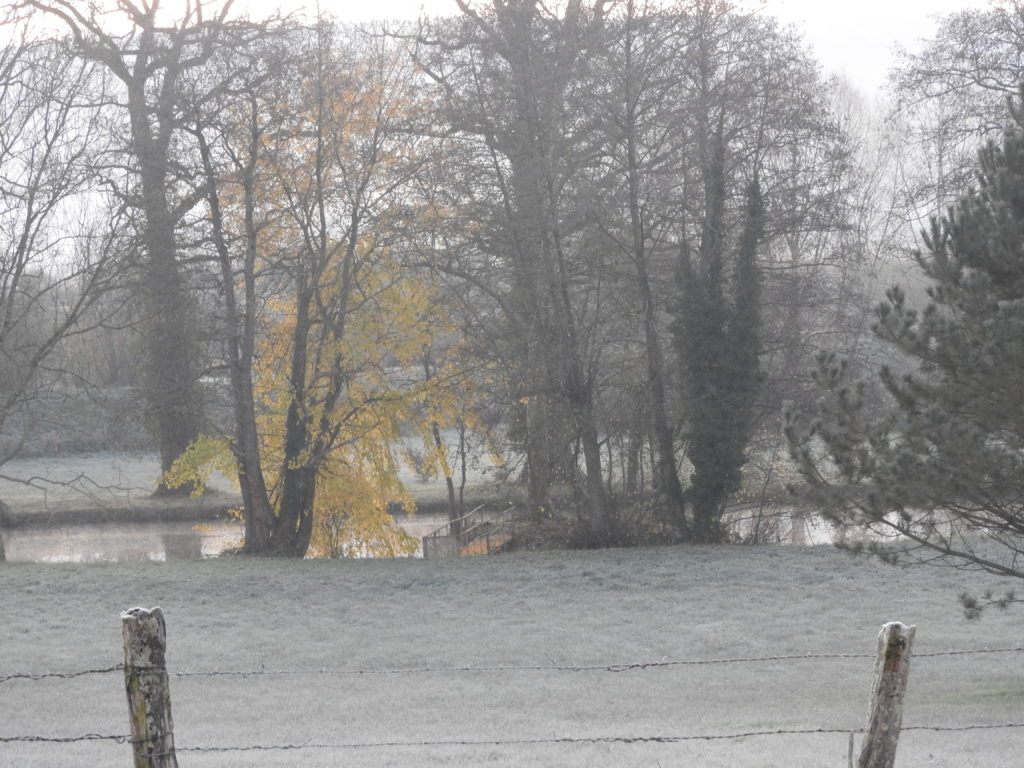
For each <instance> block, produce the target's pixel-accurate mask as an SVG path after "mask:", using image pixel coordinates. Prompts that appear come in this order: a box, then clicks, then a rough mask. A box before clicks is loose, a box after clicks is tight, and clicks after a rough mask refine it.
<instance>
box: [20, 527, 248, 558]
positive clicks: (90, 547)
mask: <svg viewBox="0 0 1024 768" xmlns="http://www.w3.org/2000/svg"><path fill="white" fill-rule="evenodd" d="M3 536H4V544H5V549H6V550H7V559H8V560H9V561H11V562H19V561H20V562H34V563H122V562H131V561H146V560H161V561H162V560H169V559H197V558H201V557H213V556H215V555H218V554H220V553H221V552H222V551H223V550H224V549H225V548H226V547H234V546H238V545H239V544H240V543H241V541H242V527H241V525H240V524H238V523H222V522H218V523H190V522H180V523H96V524H90V525H68V526H61V527H57V528H13V529H7V530H5V531H4V532H3Z"/></svg>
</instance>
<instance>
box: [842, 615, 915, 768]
mask: <svg viewBox="0 0 1024 768" xmlns="http://www.w3.org/2000/svg"><path fill="white" fill-rule="evenodd" d="M916 629H917V628H916V627H908V626H906V625H904V624H901V623H900V622H898V621H894V622H890V623H889V624H886V625H885V626H884V627H882V631H881V632H880V633H879V635H878V658H877V659H876V660H875V680H874V683H873V685H872V687H871V708H870V710H869V711H868V724H867V728H866V730H865V732H864V741H863V742H862V743H861V749H860V759H859V760H858V761H857V768H893V763H894V762H895V760H896V745H897V743H898V742H899V738H900V724H901V722H902V720H903V694H904V693H905V692H906V690H907V674H908V673H909V672H910V646H911V645H912V644H913V642H914V631H915V630H916Z"/></svg>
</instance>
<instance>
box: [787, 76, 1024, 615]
mask: <svg viewBox="0 0 1024 768" xmlns="http://www.w3.org/2000/svg"><path fill="white" fill-rule="evenodd" d="M1022 99H1024V93H1022ZM1022 103H1024V102H1022ZM1011 116H1012V122H1011V125H1010V127H1009V128H1008V129H1007V130H1006V132H1005V133H1004V136H1003V139H1002V142H1001V143H999V144H997V143H994V142H993V143H990V144H989V145H987V146H986V147H985V148H984V149H983V150H982V151H981V152H980V153H979V161H978V168H977V184H978V186H977V189H975V190H971V191H969V192H968V193H967V194H965V195H964V196H963V197H962V198H961V199H960V200H959V202H958V203H957V204H956V205H955V206H953V207H951V209H950V210H949V212H948V213H947V214H946V215H945V216H944V217H943V218H941V219H935V220H933V221H932V223H931V226H930V228H929V230H928V231H927V232H925V233H924V234H925V244H926V251H925V252H922V253H918V254H916V257H917V262H918V264H919V265H920V269H921V271H922V272H923V276H924V278H925V279H926V281H927V284H928V289H927V294H928V301H927V303H926V304H925V306H924V307H923V308H921V309H917V308H914V307H913V306H911V304H910V302H909V301H908V299H907V296H906V293H905V292H904V291H903V290H902V289H900V288H898V287H894V288H892V289H890V290H889V291H888V293H887V294H886V298H885V301H884V302H882V303H881V304H880V305H879V306H878V308H877V310H876V313H877V315H876V323H875V326H874V330H875V333H876V335H877V336H878V338H879V339H881V340H883V341H884V342H886V343H887V344H888V345H890V346H891V347H892V348H894V349H895V350H896V351H897V352H898V353H899V357H900V359H902V361H903V362H904V363H905V365H904V364H901V365H900V367H899V369H897V368H896V367H891V366H890V367H883V368H881V370H880V371H879V374H878V383H880V385H881V386H877V387H874V388H872V387H871V386H869V384H868V383H867V382H863V381H861V382H856V383H854V382H852V381H851V376H850V374H849V371H848V370H847V366H846V364H845V363H844V362H843V361H841V360H839V359H838V358H837V357H836V356H835V355H832V354H825V355H822V356H821V357H820V358H819V364H820V365H819V370H818V374H817V379H818V383H819V385H820V386H821V388H822V400H821V402H820V409H819V412H818V413H817V414H815V415H810V416H809V415H795V414H789V415H788V417H787V437H788V438H789V442H790V447H791V450H792V454H793V456H794V458H795V459H796V461H797V463H798V465H799V467H800V470H801V473H802V475H803V477H804V478H805V480H806V481H807V484H808V486H809V491H808V496H809V497H810V498H811V499H812V500H813V501H814V502H815V503H816V505H817V507H818V509H819V510H820V511H821V513H822V514H824V515H826V516H827V517H829V518H831V519H833V520H834V521H836V522H838V523H843V524H851V523H852V524H857V525H863V526H865V527H867V528H868V529H870V531H871V533H872V534H873V535H872V536H871V537H870V538H869V540H871V541H872V542H873V543H872V544H871V545H870V548H871V549H873V550H874V551H876V552H877V553H879V554H882V555H883V556H885V557H886V558H887V559H890V560H893V561H898V562H909V561H925V560H927V561H929V562H932V561H935V560H940V561H944V562H948V563H950V564H954V565H957V566H967V567H973V568H980V569H983V570H986V571H989V572H991V573H996V574H1000V575H1006V576H1016V577H1024V565H1022V563H1021V559H1020V558H1021V557H1024V110H1022V109H1021V108H1020V107H1016V108H1015V107H1013V106H1012V105H1011ZM875 394H878V395H879V397H874V395H875ZM967 602H968V601H965V605H967ZM1004 604H1005V601H1004ZM968 609H969V611H970V605H968Z"/></svg>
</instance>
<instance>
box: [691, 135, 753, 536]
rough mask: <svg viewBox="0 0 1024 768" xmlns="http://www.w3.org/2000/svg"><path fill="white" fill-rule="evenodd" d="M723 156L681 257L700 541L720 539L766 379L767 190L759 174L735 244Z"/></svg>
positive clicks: (708, 179) (713, 168)
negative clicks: (695, 234) (763, 252)
mask: <svg viewBox="0 0 1024 768" xmlns="http://www.w3.org/2000/svg"><path fill="white" fill-rule="evenodd" d="M717 155H718V156H717V157H716V158H714V159H713V160H712V163H711V168H710V169H709V171H708V175H707V177H706V190H707V191H706V196H705V200H706V203H705V205H706V213H705V217H704V223H703V228H702V233H701V242H700V248H699V251H698V253H697V254H696V257H693V256H692V255H691V254H690V252H689V250H688V249H687V248H685V247H684V248H683V251H682V253H681V255H680V260H679V280H680V288H681V295H682V301H681V303H680V307H679V313H678V317H677V319H676V322H675V324H674V326H673V332H674V337H675V340H676V345H677V348H678V350H679V356H680V360H681V364H682V381H683V385H684V388H685V395H686V405H687V411H686V417H687V427H686V440H687V445H688V450H687V456H688V458H689V459H690V462H691V463H692V464H693V474H692V476H691V478H690V481H691V484H690V488H689V491H688V497H689V501H690V504H691V508H692V513H693V520H692V531H691V532H690V533H691V538H692V539H693V540H694V541H699V542H715V541H720V540H721V538H722V530H721V516H722V512H723V510H724V508H725V503H726V501H727V499H728V496H729V494H730V493H732V492H734V491H735V490H737V489H738V488H739V485H740V470H741V469H742V467H743V463H744V461H745V457H744V451H745V449H746V446H747V442H748V441H749V439H750V435H751V432H752V429H753V421H754V418H753V417H754V398H755V395H756V393H757V390H758V388H759V385H760V381H761V372H760V368H759V365H758V356H759V354H760V331H761V326H760V312H759V309H758V300H759V290H760V275H759V272H758V268H757V246H758V241H759V239H760V236H761V231H762V228H763V223H762V222H763V208H762V201H761V190H760V186H759V184H758V182H757V181H756V180H755V181H754V182H753V183H751V184H750V186H749V189H748V190H747V206H746V211H745V215H744V220H743V228H742V234H741V236H740V237H739V238H738V242H737V243H735V245H733V246H732V247H731V248H730V244H729V243H728V241H727V239H726V234H725V232H726V226H725V216H726V214H725V190H724V178H723V176H724V174H723V170H722V162H723V159H722V152H721V150H719V152H718V153H717ZM728 266H731V267H732V273H731V275H729V274H727V272H726V268H727V267H728Z"/></svg>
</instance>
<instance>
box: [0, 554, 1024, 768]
mask: <svg viewBox="0 0 1024 768" xmlns="http://www.w3.org/2000/svg"><path fill="white" fill-rule="evenodd" d="M984 586H993V587H999V586H1000V585H999V584H998V583H997V582H995V581H993V580H992V579H990V578H987V577H984V576H969V575H965V574H961V573H957V572H953V571H949V570H942V569H930V570H929V569H918V570H896V569H893V568H890V567H887V566H883V565H881V564H878V563H876V562H874V561H871V560H865V559H852V558H850V557H848V556H846V555H844V554H842V553H839V552H836V551H834V550H831V549H821V548H803V549H802V548H793V547H786V548H738V547H734V548H664V549H642V550H608V551H598V552H551V553H523V554H514V555H501V556H495V557H490V558H482V557H481V558H464V559H462V560H458V561H448V562H446V561H422V560H400V561H349V562H338V561H334V562H329V561H305V562H291V561H288V562H281V561H262V560H260V561H250V560H242V559H234V558H231V559H221V560H206V561H197V562H171V563H166V564H161V563H130V564H123V565H35V564H16V563H10V564H8V565H6V566H4V567H2V568H0V677H3V676H4V675H7V674H11V673H14V672H53V671H68V672H70V671H75V670H79V669H87V668H96V667H107V666H110V665H112V664H116V663H117V662H119V661H120V660H121V635H120V632H121V629H120V620H119V613H120V611H122V610H123V609H126V608H128V607H131V606H135V605H143V606H146V607H150V606H154V605H160V606H162V607H163V609H164V611H165V612H166V615H167V622H168V645H169V651H168V663H169V667H170V669H171V671H172V672H175V671H178V672H181V671H208V670H254V669H256V670H258V669H266V670H297V669H309V668H331V669H335V670H347V671H352V672H354V671H357V670H368V669H389V670H401V669H413V668H422V667H425V666H431V667H444V666H456V667H461V666H466V665H470V666H494V665H504V666H510V665H523V666H558V665H605V664H621V663H632V662H644V661H661V660H682V659H716V658H723V657H737V656H744V657H749V656H766V655H769V656H772V655H786V654H805V653H821V652H849V653H857V654H861V653H863V654H869V655H870V654H873V653H874V650H875V640H876V636H877V633H878V630H879V627H880V626H881V625H882V624H883V623H884V622H885V621H888V620H902V621H905V622H908V623H913V624H916V625H917V627H918V635H917V642H916V648H915V650H916V651H917V652H918V653H922V654H924V653H928V652H935V651H947V650H951V649H977V648H985V647H990V648H992V647H1005V646H1019V645H1021V644H1022V633H1021V626H1022V615H1021V613H1020V610H1017V611H1013V610H1011V611H1010V612H1008V613H993V614H991V615H990V616H986V617H984V618H983V619H982V620H981V621H980V622H979V623H968V622H966V621H965V620H964V619H963V618H962V616H961V614H960V611H959V607H958V604H957V600H956V595H957V593H958V592H959V591H960V590H962V589H977V588H980V587H984ZM1004 586H1005V585H1004ZM872 667H873V661H872V659H870V658H858V659H839V660H798V661H786V662H782V661H776V662H760V663H741V664H722V665H702V666H672V667H660V668H651V669H633V670H629V671H622V672H608V671H588V672H584V671H555V670H550V669H549V670H540V671H515V672H513V671H470V672H436V673H422V672H421V673H405V674H403V673H394V674H304V675H263V676H253V677H204V676H196V677H187V676H186V677H172V679H171V691H172V699H173V715H174V721H175V731H176V742H177V745H178V747H179V748H187V747H202V746H207V747H214V746H221V747H223V746H237V745H275V744H323V743H330V744H342V743H369V742H418V741H443V740H455V741H464V740H496V741H503V740H511V739H527V740H528V739H548V738H552V737H590V736H598V737H599V736H625V737H636V736H683V735H688V734H730V733H739V732H745V731H758V730H773V729H786V728H794V729H804V728H851V729H852V728H859V727H860V726H861V725H862V724H863V721H864V717H865V714H866V711H865V710H866V706H867V698H868V693H869V688H870V684H871V675H872ZM1012 721H1017V722H1020V721H1024V654H1021V653H1011V654H989V655H969V656H944V657H937V658H919V659H917V660H916V661H915V662H912V664H911V677H910V690H909V694H908V702H907V709H906V715H905V718H904V724H905V725H908V726H912V725H950V726H959V725H966V724H982V723H1006V722H1012ZM126 732H127V708H126V705H125V701H124V692H123V687H122V680H121V676H120V674H119V673H113V674H106V675H98V676H88V677H81V678H76V679H73V680H53V679H50V680H44V681H24V680H9V681H7V682H0V737H8V736H19V735H40V736H77V735H82V734H87V733H96V734H121V733H126ZM1022 743H1024V729H1015V730H1013V729H1011V730H990V731H967V732H954V733H933V732H925V731H911V732H907V733H905V734H904V737H903V739H902V740H901V745H900V754H899V756H898V759H897V766H900V767H901V768H911V766H921V767H922V768H923V767H924V766H949V767H950V768H953V767H954V766H955V767H956V768H966V767H968V766H985V768H989V767H991V766H994V767H996V768H1008V767H1010V766H1014V765H1021V744H1022ZM846 745H847V737H846V736H844V735H842V734H818V735H799V736H763V737H751V738H745V739H739V740H723V741H693V742H685V743H677V744H652V743H647V744H584V745H577V744H555V745H551V744H547V745H510V746H492V745H484V746H464V745H451V746H430V747H415V748H414V747H404V746H391V747H365V748H358V749H339V750H322V749H307V750H303V751H282V752H276V751H253V752H220V753H199V752H182V753H181V754H179V762H180V763H181V764H182V765H183V766H303V768H307V767H312V766H347V767H352V768H357V767H360V766H433V765H438V766H440V765H443V766H481V765H489V764H493V765H509V766H559V768H561V767H575V766H579V767H581V768H582V767H583V766H608V767H609V768H629V767H631V766H637V767H639V766H645V767H655V766H700V768H754V767H756V766H780V767H781V766H785V767H786V768H810V767H811V766H813V767H814V768H820V767H823V766H829V767H830V768H840V767H841V766H845V765H846ZM58 764H60V765H81V766H118V767H121V766H125V765H128V764H130V757H129V753H128V747H126V746H124V745H117V744H114V743H110V742H99V743H87V744H68V745H53V744H51V745H45V744H31V743H17V744H2V743H0V765H4V766H19V767H28V766H52V765H58Z"/></svg>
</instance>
